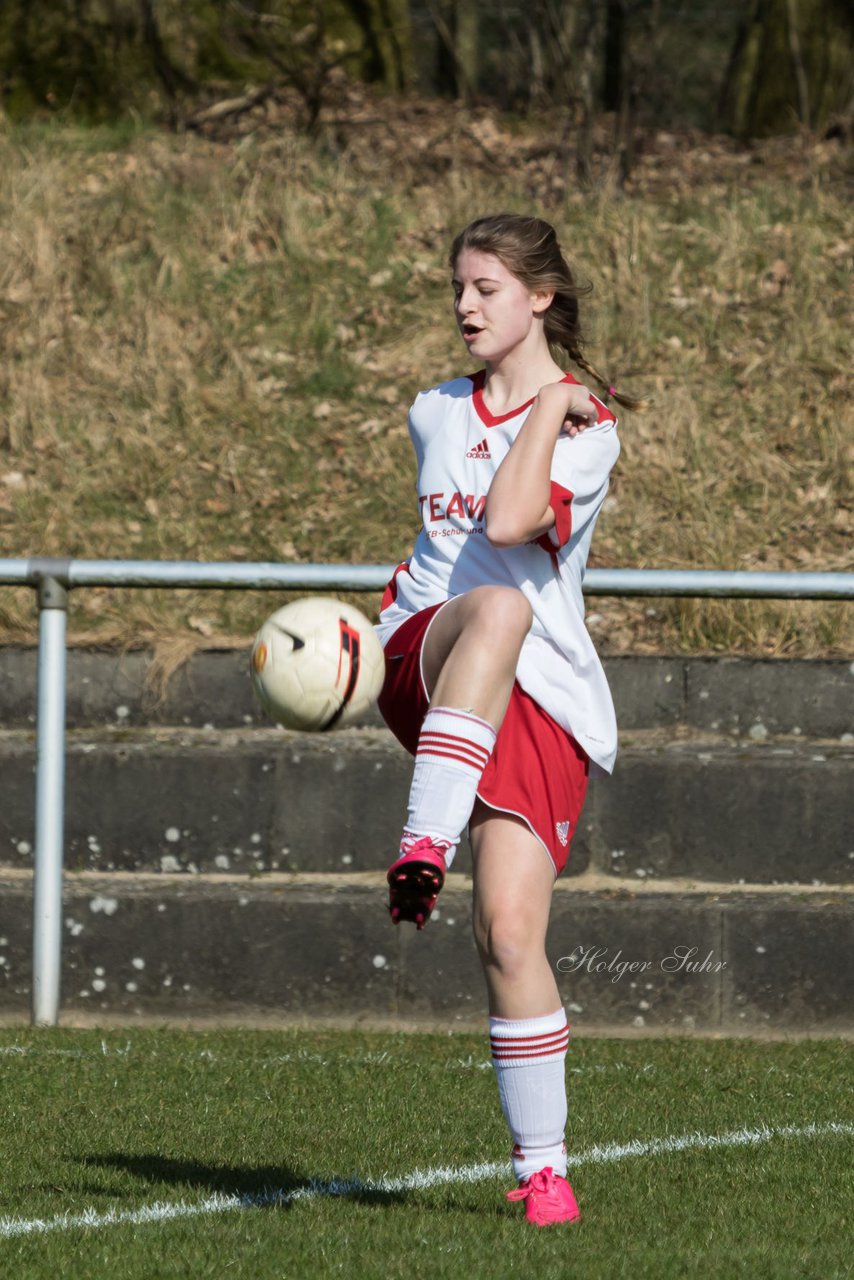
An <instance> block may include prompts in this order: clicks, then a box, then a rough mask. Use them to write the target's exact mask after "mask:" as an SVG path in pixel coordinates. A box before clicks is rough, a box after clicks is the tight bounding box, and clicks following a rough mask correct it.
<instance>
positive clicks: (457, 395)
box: [377, 372, 620, 773]
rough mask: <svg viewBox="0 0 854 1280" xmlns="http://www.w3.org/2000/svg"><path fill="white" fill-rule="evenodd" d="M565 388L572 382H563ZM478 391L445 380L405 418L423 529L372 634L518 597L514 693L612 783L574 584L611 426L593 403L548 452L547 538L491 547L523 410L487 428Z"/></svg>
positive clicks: (606, 707) (609, 709)
mask: <svg viewBox="0 0 854 1280" xmlns="http://www.w3.org/2000/svg"><path fill="white" fill-rule="evenodd" d="M567 381H571V382H575V381H576V379H574V378H572V377H571V375H569V374H567ZM483 383H484V375H483V373H482V372H481V373H478V374H475V375H473V376H471V377H462V378H455V379H453V380H452V381H451V382H445V383H442V384H441V385H440V386H438V387H434V388H432V389H431V390H429V391H423V392H421V394H420V395H419V396H418V397H417V398H416V400H415V403H414V404H413V406H412V409H411V410H410V413H409V433H410V435H411V437H412V442H413V444H414V446H415V453H416V458H417V463H418V478H417V482H416V483H417V492H418V502H419V505H420V508H421V518H422V523H423V528H422V530H421V532H420V534H419V535H418V539H417V541H416V543H415V548H414V550H413V553H412V555H411V557H410V558H409V560H408V561H407V562H406V563H405V564H403V565H401V566H400V567H399V568H398V570H397V571H396V573H395V576H394V578H393V580H392V582H391V583H390V584H389V588H388V590H387V591H386V594H385V596H384V598H383V604H382V609H381V612H380V616H379V624H378V626H377V633H378V635H379V638H380V641H381V642H382V644H383V645H385V644H386V643H387V641H388V640H389V638H390V637H391V635H392V634H393V632H394V631H395V630H396V629H397V628H398V627H399V626H400V625H401V623H403V622H405V621H406V620H407V618H410V617H411V616H412V615H413V614H414V613H418V612H419V611H420V610H421V609H427V608H429V607H430V606H431V605H435V604H440V603H441V602H443V601H445V600H448V599H449V598H451V597H452V596H458V595H462V594H463V593H464V592H466V591H470V590H471V589H472V588H473V587H479V586H487V585H494V586H509V587H515V588H517V589H518V590H519V591H521V592H523V594H524V595H525V597H526V598H527V599H528V601H529V602H530V605H531V608H532V609H533V613H534V621H533V625H532V627H531V630H530V632H529V633H528V635H527V637H526V639H525V642H524V644H523V646H522V652H521V654H520V656H519V663H518V666H517V668H516V678H517V680H518V681H519V684H520V685H521V686H522V688H523V689H524V690H525V692H526V693H528V694H529V695H530V696H531V697H532V698H533V699H534V700H535V701H536V702H538V703H539V704H540V706H541V707H543V708H544V709H545V710H546V711H547V712H548V713H549V715H550V716H552V717H553V718H554V719H555V720H556V721H557V722H558V724H560V725H562V726H563V728H564V729H566V730H568V732H569V733H571V734H572V736H573V737H574V738H575V739H576V741H577V742H578V743H580V745H581V746H582V747H583V748H584V750H585V751H586V752H587V754H588V756H589V757H590V759H591V761H592V762H593V763H594V764H595V765H598V766H600V768H602V769H603V770H605V771H606V772H608V773H610V772H611V770H612V768H613V765H614V759H615V756H616V752H617V725H616V719H615V716H614V705H613V703H612V701H611V693H610V690H609V688H608V682H607V680H606V678H605V672H604V671H603V670H602V664H601V663H600V661H599V658H598V656H597V654H596V650H595V649H594V647H593V642H592V641H591V639H590V636H589V635H588V632H587V628H586V627H585V625H584V601H583V597H582V594H581V581H582V578H583V576H584V568H585V565H586V563H587V555H588V552H589V549H590V540H591V537H592V535H593V527H594V525H595V523H596V517H597V516H598V514H599V511H600V509H601V506H602V503H603V501H604V498H605V494H606V493H607V491H608V476H609V474H610V471H611V468H612V467H613V465H614V463H615V462H616V460H617V457H618V455H619V452H620V444H619V440H618V437H617V421H616V419H615V418H614V416H613V414H611V412H610V411H609V410H608V409H607V408H606V407H605V406H604V405H603V404H602V403H601V402H600V401H598V400H596V399H595V397H594V401H595V403H596V406H597V408H598V410H599V421H598V423H597V424H595V425H593V426H590V427H587V428H586V429H585V430H584V431H583V432H581V433H579V434H578V435H576V436H569V435H566V434H564V435H561V436H560V437H559V439H558V441H557V444H556V446H555V451H554V457H553V459H552V467H551V480H552V496H551V505H552V508H553V510H554V512H555V526H554V528H553V529H551V530H550V531H549V532H548V533H547V534H543V536H542V537H541V538H538V539H537V540H536V541H535V542H529V543H525V544H524V545H522V546H516V547H495V546H493V545H492V543H491V542H490V541H489V539H488V538H487V536H486V532H485V526H484V507H485V505H486V495H487V493H488V491H489V486H490V483H491V481H492V477H493V476H494V474H495V471H496V469H497V468H498V466H499V464H500V463H501V461H502V459H503V458H504V457H505V456H506V454H507V451H508V450H509V448H510V446H511V444H512V443H513V441H514V440H515V438H516V436H517V434H518V432H519V431H520V429H521V427H522V426H523V424H524V422H525V419H526V418H527V416H528V413H529V412H530V409H531V405H532V403H533V401H529V402H528V403H527V404H525V405H522V407H521V408H519V409H515V410H514V411H513V412H512V413H508V414H504V415H502V416H501V417H495V416H494V415H493V414H492V413H490V411H489V409H488V408H487V407H486V404H485V403H484V399H483Z"/></svg>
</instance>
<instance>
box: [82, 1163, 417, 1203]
mask: <svg viewBox="0 0 854 1280" xmlns="http://www.w3.org/2000/svg"><path fill="white" fill-rule="evenodd" d="M80 1160H81V1163H82V1164H83V1165H84V1166H85V1167H87V1168H93V1167H95V1168H102V1169H115V1170H119V1171H121V1172H123V1173H128V1174H130V1175H131V1176H132V1177H133V1178H136V1179H139V1180H140V1181H146V1182H150V1183H160V1184H174V1185H179V1186H182V1187H187V1188H195V1189H197V1190H204V1191H207V1192H208V1193H210V1194H211V1195H220V1196H224V1197H228V1198H233V1199H235V1200H237V1201H239V1202H240V1203H241V1204H243V1205H245V1206H246V1208H251V1207H253V1206H254V1207H257V1208H275V1207H278V1208H290V1207H291V1205H293V1204H294V1203H295V1202H296V1201H298V1200H313V1199H346V1200H354V1201H356V1202H358V1203H359V1204H368V1205H390V1204H400V1203H402V1202H404V1201H405V1199H406V1197H405V1195H404V1194H402V1193H401V1192H399V1191H390V1190H389V1191H386V1190H384V1189H383V1188H381V1187H374V1186H371V1184H370V1183H364V1182H362V1181H361V1179H359V1178H358V1177H355V1176H353V1177H349V1178H337V1177H333V1178H305V1177H300V1176H299V1174H297V1173H295V1172H294V1170H292V1169H289V1168H288V1167H287V1166H286V1165H259V1166H257V1167H254V1168H253V1167H246V1166H233V1165H215V1164H202V1163H201V1162H200V1161H197V1160H173V1159H169V1158H168V1157H166V1156H159V1155H129V1154H127V1153H125V1152H114V1153H109V1154H106V1155H86V1156H81V1157H80ZM99 1190H101V1191H103V1190H104V1188H99ZM109 1194H113V1195H114V1194H115V1190H112V1191H111V1192H109Z"/></svg>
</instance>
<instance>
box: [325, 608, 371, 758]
mask: <svg viewBox="0 0 854 1280" xmlns="http://www.w3.org/2000/svg"><path fill="white" fill-rule="evenodd" d="M338 621H339V623H340V625H341V652H342V653H347V654H349V655H350V675H349V677H348V679H347V686H346V688H345V690H344V693H343V696H342V698H341V703H340V705H339V706H338V707H337V709H336V710H335V711H334V712H333V713H332V715H331V716H330V717H329V719H328V720H327V721H326V724H325V725H323V728H322V732H324V733H325V732H326V730H327V729H334V728H335V726H336V724H337V723H338V721H339V720H340V719H341V717H342V716H343V714H344V712H345V711H346V709H347V707H348V706H349V704H350V703H351V701H352V700H353V694H354V693H355V692H356V685H357V684H358V681H359V671H360V668H361V656H362V642H361V638H360V636H359V633H358V631H356V630H355V629H354V628H353V627H351V626H350V624H349V623H348V622H347V619H346V618H339V619H338Z"/></svg>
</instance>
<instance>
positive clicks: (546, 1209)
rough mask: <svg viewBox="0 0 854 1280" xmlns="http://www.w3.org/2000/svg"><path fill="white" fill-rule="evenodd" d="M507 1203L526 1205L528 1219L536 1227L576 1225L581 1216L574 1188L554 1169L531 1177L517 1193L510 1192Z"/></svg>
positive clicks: (541, 1171)
mask: <svg viewBox="0 0 854 1280" xmlns="http://www.w3.org/2000/svg"><path fill="white" fill-rule="evenodd" d="M507 1199H508V1200H524V1201H525V1217H526V1218H527V1219H528V1221H529V1222H532V1223H533V1224H534V1226H535V1227H548V1226H551V1224H552V1223H554V1222H576V1221H577V1220H578V1219H579V1218H580V1217H581V1213H580V1211H579V1208H578V1204H577V1202H576V1199H575V1196H574V1195H573V1193H572V1187H571V1186H570V1185H569V1183H568V1182H567V1180H566V1178H562V1177H561V1176H560V1174H558V1173H554V1172H553V1170H551V1169H541V1170H540V1171H539V1173H532V1174H531V1176H530V1178H528V1180H527V1181H526V1182H523V1183H522V1184H521V1185H520V1186H518V1187H517V1188H516V1189H515V1191H508V1192H507Z"/></svg>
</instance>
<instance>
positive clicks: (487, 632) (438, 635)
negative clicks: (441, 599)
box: [422, 587, 533, 732]
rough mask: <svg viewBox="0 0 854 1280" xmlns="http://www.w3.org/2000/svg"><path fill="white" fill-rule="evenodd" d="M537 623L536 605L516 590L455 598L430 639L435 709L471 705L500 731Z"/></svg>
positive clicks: (425, 665) (427, 654)
mask: <svg viewBox="0 0 854 1280" xmlns="http://www.w3.org/2000/svg"><path fill="white" fill-rule="evenodd" d="M532 620H533V614H532V611H531V606H530V604H529V603H528V601H527V600H526V599H525V597H524V596H523V595H522V592H521V591H517V590H515V589H514V588H512V587H475V588H474V589H473V590H472V591H467V592H466V593H465V595H462V596H457V597H456V598H455V599H453V600H449V601H448V603H447V604H446V605H444V606H443V608H441V609H440V610H439V612H438V613H437V614H436V616H435V618H434V619H433V621H432V623H431V624H430V628H429V630H428V632H427V635H426V636H425V638H424V650H423V654H422V669H423V671H424V679H425V681H426V683H427V688H428V689H429V691H430V704H431V706H441V707H466V708H468V709H469V710H470V711H471V712H472V713H473V714H474V715H476V716H479V717H480V718H481V719H482V720H486V721H488V722H489V724H491V725H492V726H493V728H494V729H495V730H496V732H497V730H498V729H499V728H500V727H501V722H502V720H503V719H504V713H505V711H506V710H507V703H508V702H509V701H510V692H511V690H512V688H513V681H514V680H515V678H516V664H517V662H518V661H519V654H520V652H521V649H522V643H523V641H524V639H525V636H526V635H527V634H528V632H529V631H530V629H531V622H532Z"/></svg>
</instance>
